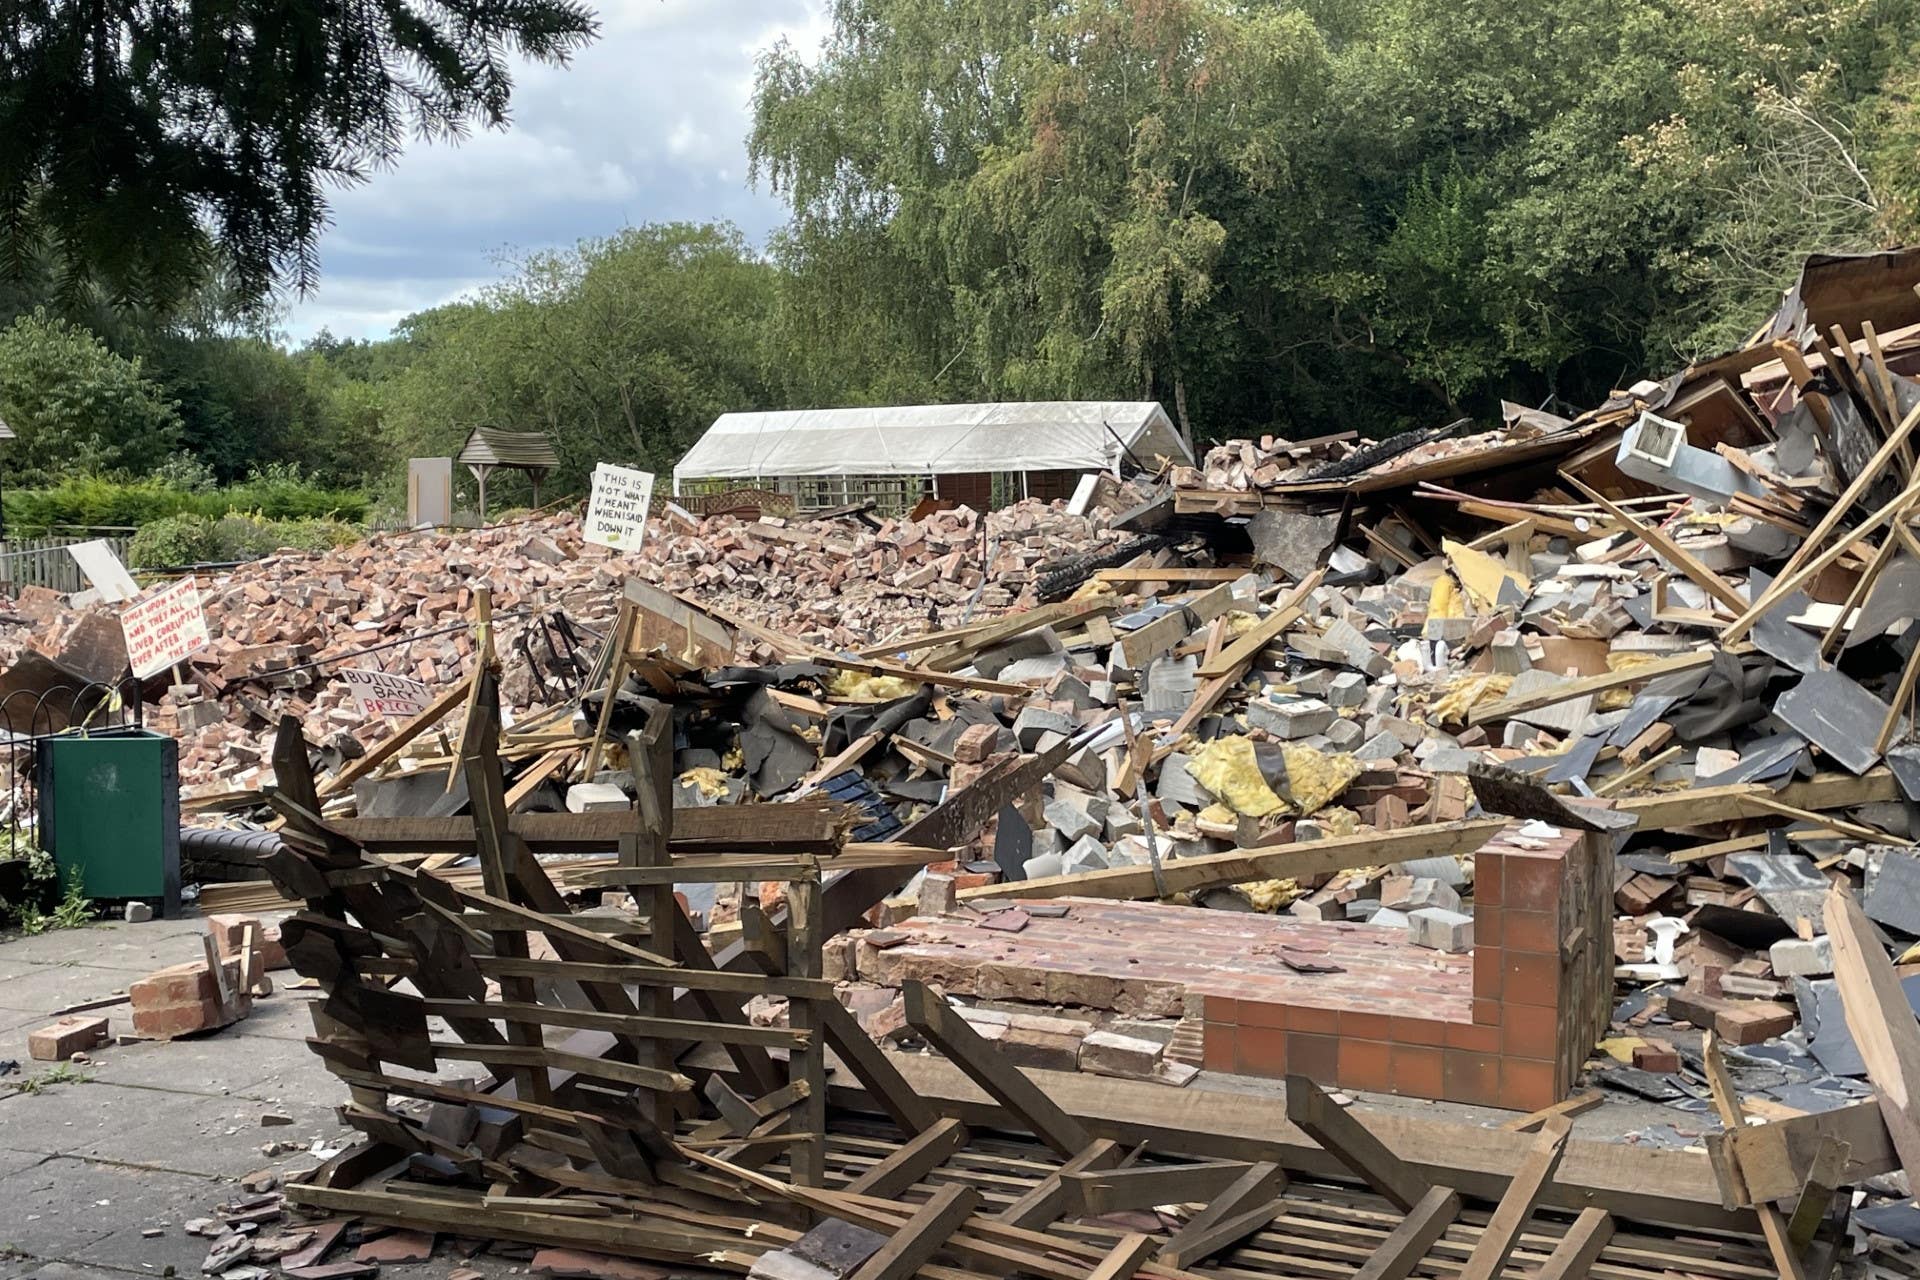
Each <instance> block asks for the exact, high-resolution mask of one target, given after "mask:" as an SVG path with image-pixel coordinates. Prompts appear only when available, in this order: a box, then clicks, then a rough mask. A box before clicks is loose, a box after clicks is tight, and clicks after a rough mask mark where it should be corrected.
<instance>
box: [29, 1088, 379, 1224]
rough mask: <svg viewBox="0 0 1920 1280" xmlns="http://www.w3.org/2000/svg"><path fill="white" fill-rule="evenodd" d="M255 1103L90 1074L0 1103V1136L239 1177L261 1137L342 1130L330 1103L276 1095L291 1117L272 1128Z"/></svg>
mask: <svg viewBox="0 0 1920 1280" xmlns="http://www.w3.org/2000/svg"><path fill="white" fill-rule="evenodd" d="M183 1083H191V1082H190V1081H184V1082H183ZM262 1109H263V1108H262V1106H261V1104H260V1103H259V1102H257V1101H255V1100H253V1099H251V1098H234V1097H221V1096H213V1097H208V1096H204V1095H201V1094H194V1093H183V1092H178V1091H172V1090H164V1089H153V1088H136V1087H132V1086H129V1085H122V1084H109V1083H106V1082H104V1081H99V1080H89V1081H87V1082H85V1083H80V1084H63V1085H58V1086H55V1087H53V1088H50V1089H48V1090H47V1091H46V1092H44V1093H40V1094H36V1095H27V1094H16V1095H14V1096H12V1097H9V1098H7V1099H6V1100H5V1101H4V1102H0V1117H3V1118H0V1141H4V1142H5V1143H6V1145H7V1147H8V1148H10V1149H12V1150H16V1151H37V1152H42V1153H44V1154H47V1155H64V1156H82V1157H86V1158H89V1159H93V1160H104V1161H113V1162H116V1163H120V1164H128V1165H140V1166H144V1167H148V1168H154V1169H162V1170H169V1171H172V1172H175V1173H186V1174H200V1175H203V1176H208V1177H220V1176H225V1177H239V1176H241V1175H243V1174H247V1173H251V1172H252V1171H253V1170H255V1169H259V1168H261V1167H263V1166H264V1165H266V1164H267V1163H268V1161H267V1158H266V1157H264V1156H262V1155H261V1153H260V1147H261V1144H263V1143H265V1142H268V1141H279V1142H289V1143H291V1142H297V1143H300V1144H302V1145H305V1144H306V1143H308V1142H310V1141H311V1140H312V1139H313V1138H316V1137H329V1138H331V1137H343V1136H345V1135H346V1132H347V1131H346V1130H344V1129H342V1128H341V1127H340V1125H339V1124H338V1122H337V1121H336V1120H335V1118H334V1115H333V1112H332V1108H331V1106H326V1105H321V1104H319V1103H316V1102H289V1101H286V1100H282V1101H281V1102H280V1103H279V1104H277V1105H276V1108H275V1109H277V1110H280V1111H283V1112H285V1113H287V1114H288V1115H290V1116H292V1118H293V1120H294V1123H293V1124H292V1125H291V1126H279V1127H276V1128H273V1129H263V1128H262V1127H261V1125H260V1112H261V1110H262ZM0 1203H4V1201H0Z"/></svg>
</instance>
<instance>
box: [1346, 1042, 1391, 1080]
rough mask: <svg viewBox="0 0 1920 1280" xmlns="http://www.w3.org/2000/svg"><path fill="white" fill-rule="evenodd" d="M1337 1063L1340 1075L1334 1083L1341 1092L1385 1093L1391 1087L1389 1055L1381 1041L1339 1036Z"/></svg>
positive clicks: (1388, 1050)
mask: <svg viewBox="0 0 1920 1280" xmlns="http://www.w3.org/2000/svg"><path fill="white" fill-rule="evenodd" d="M1339 1063H1340V1074H1339V1075H1338V1076H1337V1077H1336V1080H1337V1082H1338V1083H1339V1085H1340V1087H1341V1088H1343V1089H1365V1090H1367V1091H1368V1092H1369V1093H1386V1092H1388V1091H1389V1090H1391V1089H1392V1088H1393V1054H1392V1051H1391V1049H1390V1048H1389V1047H1388V1046H1387V1045H1386V1044H1385V1043H1384V1042H1382V1041H1379V1040H1350V1039H1346V1038H1344V1037H1343V1038H1342V1039H1341V1041H1340V1059H1339Z"/></svg>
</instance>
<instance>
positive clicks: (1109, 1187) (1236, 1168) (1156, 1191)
mask: <svg viewBox="0 0 1920 1280" xmlns="http://www.w3.org/2000/svg"><path fill="white" fill-rule="evenodd" d="M1246 1172H1247V1165H1245V1164H1244V1163H1242V1162H1241V1161H1238V1160H1215V1161H1209V1162H1207V1163H1206V1164H1184V1165H1138V1166H1135V1167H1134V1168H1131V1169H1106V1170H1081V1171H1077V1172H1074V1173H1069V1174H1063V1175H1061V1176H1062V1179H1063V1180H1064V1181H1065V1182H1066V1183H1067V1185H1068V1186H1069V1187H1071V1188H1072V1189H1073V1190H1074V1192H1075V1194H1077V1195H1078V1196H1079V1197H1080V1204H1081V1209H1082V1211H1083V1212H1085V1213H1089V1214H1101V1213H1119V1212H1121V1211H1123V1210H1127V1209H1151V1208H1152V1207H1153V1206H1155V1205H1157V1204H1194V1203H1197V1202H1199V1201H1204V1200H1209V1199H1212V1198H1213V1197H1216V1196H1219V1195H1221V1194H1222V1193H1224V1192H1225V1191H1226V1190H1227V1188H1229V1187H1231V1186H1233V1185H1234V1184H1235V1183H1236V1182H1237V1181H1239V1180H1240V1178H1241V1177H1243V1176H1244V1175H1245V1174H1246Z"/></svg>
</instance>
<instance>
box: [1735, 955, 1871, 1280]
mask: <svg viewBox="0 0 1920 1280" xmlns="http://www.w3.org/2000/svg"><path fill="white" fill-rule="evenodd" d="M1839 950H1840V943H1839V941H1838V940H1836V941H1835V942H1834V952H1835V966H1836V972H1837V971H1838V963H1839V961H1838V954H1839ZM1899 989H1900V988H1899V986H1898V984H1896V985H1895V987H1894V990H1895V991H1896V992H1897V991H1899ZM1901 1004H1902V1006H1904V1005H1905V1004H1906V1002H1905V1001H1904V1000H1902V1001H1901ZM1700 1058H1701V1061H1702V1064H1703V1066H1704V1067H1705V1073H1706V1077H1707V1087H1708V1088H1709V1089H1710V1090H1712V1092H1713V1106H1714V1110H1716V1111H1718V1112H1719V1113H1720V1124H1721V1126H1722V1127H1723V1128H1725V1129H1728V1130H1735V1129H1743V1128H1745V1127H1746V1124H1747V1116H1746V1111H1745V1109H1744V1108H1743V1107H1742V1106H1741V1105H1740V1094H1739V1091H1738V1090H1736V1089H1735V1088H1734V1085H1733V1078H1732V1077H1731V1076H1730V1075H1728V1074H1727V1063H1726V1059H1724V1058H1723V1057H1721V1056H1720V1043H1719V1038H1718V1037H1717V1036H1716V1035H1715V1034H1714V1033H1713V1032H1712V1031H1708V1032H1707V1033H1706V1035H1705V1036H1703V1037H1701V1040H1700ZM1730 1172H1731V1173H1732V1174H1733V1176H1734V1177H1735V1178H1736V1179H1738V1177H1739V1169H1738V1167H1737V1166H1736V1167H1735V1168H1734V1169H1732V1170H1730ZM1754 1213H1755V1214H1756V1215H1758V1217H1759V1219H1760V1234H1761V1235H1762V1236H1763V1237H1764V1238H1765V1240H1766V1242H1767V1252H1768V1253H1770V1254H1771V1255H1772V1256H1773V1265H1774V1266H1775V1267H1777V1268H1779V1271H1780V1277H1781V1280H1804V1276H1805V1271H1804V1269H1803V1268H1802V1267H1801V1265H1800V1251H1799V1250H1797V1249H1795V1248H1794V1247H1793V1245H1792V1244H1791V1243H1790V1241H1789V1240H1788V1238H1787V1222H1786V1218H1785V1217H1783V1216H1782V1215H1781V1213H1780V1211H1779V1210H1778V1209H1776V1208H1774V1207H1773V1206H1772V1205H1770V1204H1758V1205H1755V1206H1754Z"/></svg>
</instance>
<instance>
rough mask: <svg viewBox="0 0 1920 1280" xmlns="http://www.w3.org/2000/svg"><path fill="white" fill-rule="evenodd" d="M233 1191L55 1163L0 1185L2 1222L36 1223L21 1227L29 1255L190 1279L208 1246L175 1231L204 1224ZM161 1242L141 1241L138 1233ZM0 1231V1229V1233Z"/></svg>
mask: <svg viewBox="0 0 1920 1280" xmlns="http://www.w3.org/2000/svg"><path fill="white" fill-rule="evenodd" d="M238 1190H239V1188H238V1187H237V1186H236V1185H235V1184H234V1183H232V1182H226V1181H222V1180H219V1179H215V1178H205V1177H195V1176H193V1175H190V1174H181V1173H160V1172H156V1171H154V1170H151V1169H132V1168H127V1167H124V1166H121V1165H111V1164H99V1163H95V1162H92V1161H87V1160H80V1159H75V1158H73V1157H70V1156H61V1157H56V1158H54V1159H52V1160H49V1161H47V1162H46V1163H45V1164H43V1165H40V1166H39V1167H37V1168H35V1169H32V1170H29V1171H27V1172H26V1173H23V1174H20V1175H17V1176H16V1177H13V1178H8V1179H6V1180H4V1181H0V1198H4V1200H5V1202H6V1203H7V1218H8V1221H9V1222H16V1221H21V1220H23V1219H25V1218H27V1217H28V1216H29V1215H37V1217H35V1218H34V1219H33V1220H32V1221H31V1222H27V1223H26V1224H25V1226H26V1231H27V1234H28V1235H29V1237H30V1238H31V1240H32V1243H27V1244H23V1245H21V1246H20V1247H22V1248H25V1249H26V1250H27V1251H28V1252H29V1253H33V1254H37V1255H39V1256H41V1257H44V1258H50V1259H54V1260H57V1261H60V1262H68V1263H73V1264H76V1265H82V1266H97V1267H110V1268H113V1269H115V1270H119V1271H139V1272H150V1273H152V1274H155V1275H159V1274H163V1273H164V1272H165V1271H166V1269H167V1268H168V1267H172V1268H173V1269H174V1271H175V1272H176V1273H177V1274H179V1275H184V1276H191V1275H197V1274H199V1271H200V1264H201V1262H203V1261H204V1260H205V1259H206V1256H207V1241H205V1240H202V1239H199V1238H198V1237H195V1236H190V1235H188V1234H187V1233H186V1232H185V1231H183V1230H182V1229H181V1225H180V1224H182V1223H183V1222H185V1221H186V1220H187V1219H189V1218H196V1217H204V1216H208V1215H209V1214H210V1212H211V1210H212V1209H213V1207H214V1206H215V1205H217V1204H219V1203H220V1202H221V1201H222V1200H227V1199H231V1198H232V1197H233V1196H234V1195H235V1194H236V1193H237V1192H238ZM148 1228H160V1229H162V1230H164V1231H165V1232H166V1234H165V1235H162V1236H159V1237H156V1238H154V1239H147V1238H145V1237H143V1236H142V1235H141V1234H140V1232H141V1231H142V1230H143V1229H148ZM0 1230H4V1228H0Z"/></svg>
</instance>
